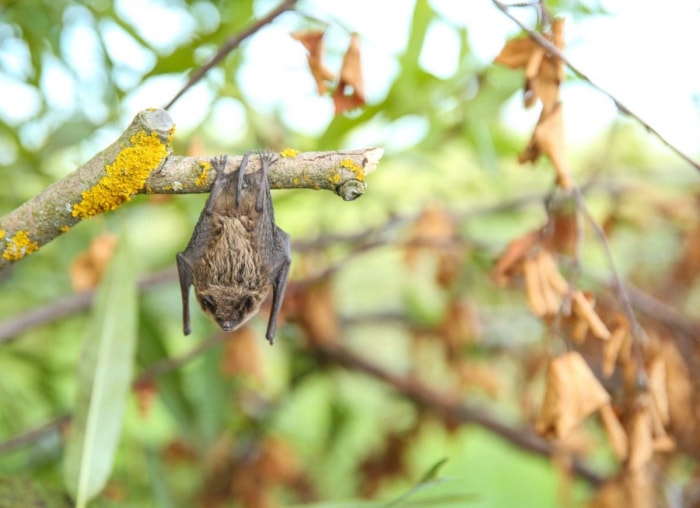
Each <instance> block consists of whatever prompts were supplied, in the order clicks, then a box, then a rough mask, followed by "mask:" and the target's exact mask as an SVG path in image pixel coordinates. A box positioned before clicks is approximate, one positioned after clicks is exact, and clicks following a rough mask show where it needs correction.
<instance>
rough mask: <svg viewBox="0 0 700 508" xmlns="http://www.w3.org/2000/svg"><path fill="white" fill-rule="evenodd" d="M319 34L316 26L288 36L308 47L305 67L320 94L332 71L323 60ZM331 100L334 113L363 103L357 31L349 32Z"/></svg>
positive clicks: (363, 92)
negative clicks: (348, 40)
mask: <svg viewBox="0 0 700 508" xmlns="http://www.w3.org/2000/svg"><path fill="white" fill-rule="evenodd" d="M323 36H324V32H323V31H320V30H309V31H306V32H296V33H293V34H292V37H293V38H294V39H296V40H298V41H299V42H301V43H302V44H303V45H304V47H305V48H306V50H307V51H308V55H307V60H308V64H309V71H311V76H313V78H314V81H315V82H316V88H317V89H318V94H319V95H321V96H323V95H325V93H326V91H327V90H328V84H329V83H331V82H333V81H334V80H335V74H334V73H333V72H332V71H330V70H328V68H327V67H326V66H325V65H324V64H323ZM333 104H334V105H335V114H336V115H339V114H341V113H343V112H345V111H348V110H351V109H355V108H358V107H361V106H364V104H365V89H364V79H363V77H362V62H361V58H360V37H359V36H358V35H357V34H351V35H350V45H349V47H348V49H347V51H346V52H345V56H344V57H343V63H342V65H341V67H340V76H339V78H338V82H337V83H336V86H335V90H334V92H333Z"/></svg>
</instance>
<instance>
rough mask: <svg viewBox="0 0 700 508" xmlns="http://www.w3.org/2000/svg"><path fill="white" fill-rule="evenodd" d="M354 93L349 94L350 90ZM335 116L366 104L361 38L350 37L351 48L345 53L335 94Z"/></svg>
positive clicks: (353, 35)
mask: <svg viewBox="0 0 700 508" xmlns="http://www.w3.org/2000/svg"><path fill="white" fill-rule="evenodd" d="M349 88H352V92H351V93H348V89H349ZM333 103H334V104H335V114H336V115H339V114H341V113H343V112H344V111H347V110H349V109H354V108H357V107H360V106H364V104H365V84H364V80H363V78H362V64H361V59H360V36H359V35H357V34H352V35H351V36H350V46H349V47H348V50H347V51H346V52H345V57H344V58H343V65H342V66H341V68H340V81H339V83H338V87H337V88H336V89H335V92H334V93H333Z"/></svg>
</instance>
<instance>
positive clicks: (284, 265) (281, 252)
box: [265, 226, 292, 344]
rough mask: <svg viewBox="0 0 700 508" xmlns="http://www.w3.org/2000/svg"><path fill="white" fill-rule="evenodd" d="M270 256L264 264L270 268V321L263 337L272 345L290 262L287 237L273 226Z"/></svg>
mask: <svg viewBox="0 0 700 508" xmlns="http://www.w3.org/2000/svg"><path fill="white" fill-rule="evenodd" d="M273 236H274V241H273V245H274V247H273V252H272V256H269V257H267V259H266V262H267V263H268V266H269V268H270V282H271V283H272V308H271V309H270V319H269V321H268V322H267V332H266V333H265V337H267V340H268V341H269V342H270V344H272V341H273V340H274V338H275V331H276V330H277V318H278V317H279V313H280V309H281V308H282V302H283V301H284V291H285V289H287V277H288V276H289V265H290V264H291V262H292V258H291V248H290V242H289V235H288V234H287V233H285V232H284V231H282V230H281V229H280V228H278V227H277V226H275V230H274V233H273Z"/></svg>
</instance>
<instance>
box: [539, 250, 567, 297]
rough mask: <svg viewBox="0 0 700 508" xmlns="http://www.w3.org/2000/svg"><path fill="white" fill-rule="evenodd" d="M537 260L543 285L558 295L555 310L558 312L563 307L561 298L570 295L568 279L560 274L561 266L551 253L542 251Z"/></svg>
mask: <svg viewBox="0 0 700 508" xmlns="http://www.w3.org/2000/svg"><path fill="white" fill-rule="evenodd" d="M537 258H538V259H537V263H538V265H539V268H540V273H541V276H542V280H543V284H544V285H545V286H547V287H548V288H550V289H549V290H550V291H551V292H552V293H554V294H555V295H556V302H557V304H556V306H555V310H556V311H558V310H559V307H560V306H561V297H562V296H565V295H567V294H568V293H569V283H568V282H566V279H564V277H562V275H561V272H559V266H558V265H557V262H556V261H555V260H554V256H552V253H551V252H549V251H548V250H546V249H542V250H540V252H539V253H538V255H537Z"/></svg>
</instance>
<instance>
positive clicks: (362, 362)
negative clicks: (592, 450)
mask: <svg viewBox="0 0 700 508" xmlns="http://www.w3.org/2000/svg"><path fill="white" fill-rule="evenodd" d="M316 348H317V349H316V351H317V352H318V353H319V354H320V355H321V357H322V358H325V359H326V360H328V361H330V362H332V363H336V364H338V365H342V366H343V367H345V368H348V369H352V370H356V371H359V372H363V373H365V374H368V375H370V376H372V377H374V378H376V379H379V380H381V381H383V382H385V383H386V384H388V385H389V386H391V387H392V388H393V389H394V390H396V391H397V392H399V393H401V394H402V395H405V396H407V397H408V398H410V399H411V400H412V401H413V402H415V403H417V404H419V405H421V406H423V407H426V408H428V409H430V410H432V411H434V412H436V413H438V414H439V415H441V416H443V417H447V418H449V419H450V420H451V421H459V422H461V423H467V424H468V423H471V424H474V425H478V426H480V427H483V428H484V429H486V430H487V431H489V432H491V433H493V434H496V435H497V436H500V437H502V438H503V439H505V440H506V441H509V442H510V443H512V444H514V445H516V446H518V447H520V448H522V449H524V450H527V451H530V452H533V453H536V454H538V455H542V456H544V457H552V456H554V454H555V453H556V452H557V450H555V447H554V446H552V445H551V444H550V443H549V442H547V441H545V440H544V439H542V438H541V437H540V436H538V435H537V434H534V433H533V432H531V431H529V430H526V429H518V428H515V427H511V426H509V425H506V424H505V423H503V422H501V421H500V420H498V419H496V418H495V417H493V416H492V415H489V414H488V412H486V411H485V410H483V409H482V408H476V407H472V406H467V405H465V404H462V403H460V402H459V401H457V400H456V399H455V398H454V397H452V396H448V395H445V394H443V393H440V392H437V391H435V390H433V389H431V388H429V387H427V386H425V385H423V384H422V383H421V382H419V381H418V380H416V379H413V378H409V377H405V376H397V375H395V374H392V373H390V372H388V371H386V370H384V369H383V368H382V367H380V366H379V365H377V364H375V363H373V362H371V361H369V360H366V359H364V358H362V357H360V356H357V355H355V354H354V353H352V352H351V351H349V350H348V349H346V348H344V347H340V346H330V345H324V346H316ZM571 468H572V471H573V472H574V473H576V474H577V475H578V476H580V477H581V478H583V479H585V480H586V481H588V482H589V483H590V484H592V485H594V486H598V485H601V484H602V483H603V482H605V480H606V478H605V477H604V476H602V475H601V474H600V473H598V472H596V471H594V470H592V469H590V468H589V467H588V466H586V465H585V464H583V463H582V462H581V461H580V460H577V459H575V460H573V461H572V464H571Z"/></svg>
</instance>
